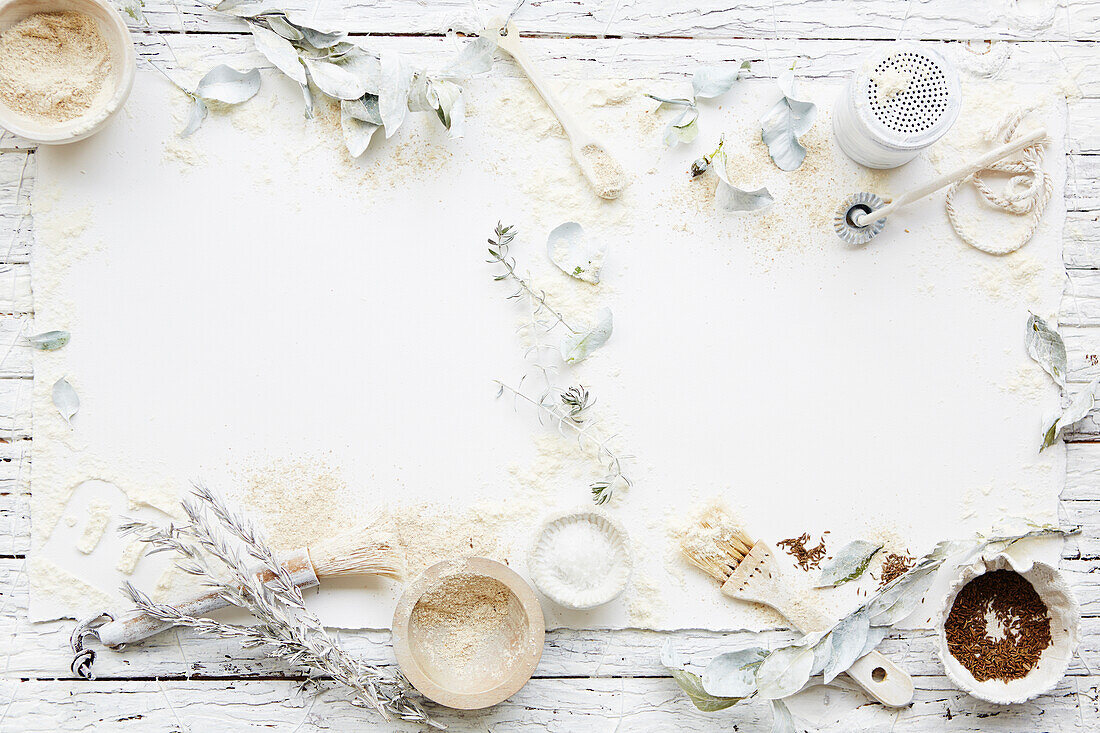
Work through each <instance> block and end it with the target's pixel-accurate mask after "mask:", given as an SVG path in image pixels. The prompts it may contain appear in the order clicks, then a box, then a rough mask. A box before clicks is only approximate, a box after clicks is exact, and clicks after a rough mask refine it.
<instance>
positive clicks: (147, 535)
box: [120, 486, 444, 728]
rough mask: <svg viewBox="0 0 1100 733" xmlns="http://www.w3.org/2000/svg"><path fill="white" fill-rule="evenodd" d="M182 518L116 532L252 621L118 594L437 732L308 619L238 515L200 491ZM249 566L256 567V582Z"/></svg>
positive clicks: (415, 707) (403, 685) (387, 682)
mask: <svg viewBox="0 0 1100 733" xmlns="http://www.w3.org/2000/svg"><path fill="white" fill-rule="evenodd" d="M183 510H184V513H185V515H186V516H187V521H186V522H184V523H182V524H178V525H177V524H169V525H167V526H164V527H161V526H157V525H152V524H148V523H145V522H128V523H126V524H124V525H123V526H122V527H121V528H120V530H121V531H122V532H123V533H124V534H129V535H133V536H135V537H136V538H137V539H138V540H139V541H141V542H145V543H147V544H148V545H150V546H151V548H152V550H151V552H171V553H174V554H175V555H177V558H176V566H177V567H179V568H180V569H181V570H183V571H184V572H186V573H188V574H190V575H194V576H196V577H199V578H201V579H202V581H203V583H204V584H205V585H207V586H209V587H211V588H213V589H214V590H216V591H217V592H218V594H219V595H220V596H221V597H222V598H223V599H225V600H226V601H227V602H228V603H230V604H232V605H234V606H238V607H240V608H243V609H245V610H247V611H248V612H249V613H251V614H252V615H253V616H254V617H255V619H256V623H254V624H251V625H238V624H230V623H224V622H221V621H215V620H212V619H208V618H199V617H194V616H189V615H187V614H185V613H182V612H181V611H179V610H178V609H177V608H174V607H173V606H170V605H167V604H164V603H157V602H155V601H153V600H152V599H151V598H150V597H149V596H148V595H147V594H145V593H143V592H142V591H140V590H138V589H137V588H135V587H134V586H133V585H132V584H131V583H130V582H126V583H124V584H123V588H122V590H123V592H124V593H125V594H126V596H127V597H129V599H130V600H131V601H132V602H133V603H134V605H135V607H136V608H137V609H138V610H140V611H141V612H142V613H144V614H147V615H149V616H151V617H153V618H155V619H157V620H158V621H162V622H165V623H169V624H173V625H177V626H189V627H191V628H194V629H197V630H198V631H200V632H202V633H206V634H211V635H214V636H220V637H223V638H228V639H234V640H236V641H238V642H239V643H241V644H242V646H244V647H246V648H253V647H260V648H263V649H265V650H266V652H267V654H268V655H269V656H272V657H276V658H279V659H282V660H284V661H286V662H288V663H290V664H293V665H295V666H299V667H308V668H310V669H312V670H314V671H316V672H318V673H320V674H322V675H326V676H329V677H331V678H332V679H334V680H336V681H337V682H339V683H340V684H342V685H344V686H346V687H347V688H348V689H349V690H350V691H351V693H352V699H351V703H352V704H353V705H357V706H360V707H370V708H373V709H374V710H376V711H377V712H378V713H379V714H380V715H382V716H383V717H384V718H386V719H387V720H388V719H390V718H393V717H396V718H398V719H400V720H404V721H408V722H413V723H421V724H425V725H430V726H433V727H436V728H443V727H444V726H442V725H441V724H439V723H437V722H436V721H434V720H432V719H431V718H430V717H429V716H428V714H427V713H426V712H425V711H424V710H423V708H421V706H420V704H419V703H417V702H416V701H415V700H414V699H413V698H412V694H413V692H412V688H411V686H410V685H409V684H408V682H407V681H406V680H405V679H404V677H402V676H401V675H400V674H394V673H392V672H389V671H388V670H385V669H383V668H380V667H375V666H373V665H369V664H365V663H364V662H362V661H361V660H358V659H355V658H353V657H351V656H350V655H349V654H348V653H347V652H345V651H344V650H343V649H342V648H340V647H339V646H338V645H337V644H336V642H334V641H333V639H332V637H330V636H329V634H328V632H327V631H325V628H324V626H323V625H322V624H321V621H320V620H319V619H318V618H317V616H316V615H314V614H313V613H311V612H310V611H309V610H308V609H306V607H305V602H304V601H303V599H302V592H301V590H300V589H299V588H298V587H297V586H296V585H295V584H294V581H293V579H292V578H291V576H290V573H289V572H288V571H287V569H286V568H285V567H284V566H283V565H282V563H280V562H279V560H278V558H277V557H276V555H275V553H274V551H273V550H272V549H271V547H270V546H269V545H268V544H267V542H266V541H265V540H264V538H263V537H262V535H261V534H260V533H259V532H258V530H257V529H256V527H255V526H254V525H253V524H252V523H251V522H250V521H249V520H248V519H246V518H245V517H243V516H242V515H240V514H238V513H237V512H235V511H234V510H233V509H231V508H230V507H229V506H228V505H227V504H225V503H224V502H223V501H222V499H221V498H220V497H219V496H217V495H216V494H214V493H213V492H211V491H210V490H208V489H207V488H205V487H203V486H196V487H195V489H194V491H193V493H192V496H191V497H190V498H188V499H185V500H184V501H183ZM253 563H259V566H260V567H259V570H260V571H263V573H264V576H266V577H265V578H264V579H261V577H260V576H259V575H258V574H257V568H255V567H252V565H253Z"/></svg>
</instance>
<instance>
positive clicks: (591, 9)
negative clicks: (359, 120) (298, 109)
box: [145, 0, 1100, 40]
mask: <svg viewBox="0 0 1100 733" xmlns="http://www.w3.org/2000/svg"><path fill="white" fill-rule="evenodd" d="M279 5H280V6H281V7H286V8H301V9H303V11H304V15H303V17H304V18H309V17H313V18H314V19H315V22H317V23H318V24H322V25H329V26H332V27H338V28H341V29H345V30H349V31H352V32H355V33H380V34H381V33H386V34H389V33H403V34H404V33H435V34H438V33H443V32H445V31H446V30H448V29H449V28H455V29H458V30H466V31H470V30H476V29H478V28H481V27H482V26H483V25H484V24H485V23H486V22H488V21H489V20H490V19H491V18H493V17H494V16H504V15H507V14H508V13H509V12H510V11H511V10H512V8H513V7H514V6H515V0H478V1H477V2H470V0H432V1H431V2H428V1H427V0H348V2H344V3H315V2H312V1H311V0H291V1H290V2H284V3H280V4H279ZM145 15H146V17H147V18H148V19H149V22H150V25H151V26H152V27H154V28H158V29H164V30H172V31H180V30H184V31H188V32H190V31H205V32H215V31H219V32H225V31H232V30H239V29H240V28H241V24H240V23H239V22H238V21H236V20H235V19H233V18H231V17H229V16H227V15H225V14H223V13H217V12H214V11H212V10H210V9H209V8H207V7H204V6H203V5H202V4H200V3H198V2H196V0H180V1H179V3H178V5H177V4H175V3H173V2H172V1H171V0H146V3H145ZM516 23H517V25H518V26H519V27H520V28H521V29H522V30H523V31H524V32H525V33H537V34H547V35H554V36H601V35H616V36H673V37H678V38H708V39H709V38H722V37H726V38H729V37H738V38H746V37H747V38H840V39H895V38H899V37H901V38H935V39H970V38H977V39H989V38H1015V39H1021V40H1067V39H1088V38H1092V37H1094V36H1095V34H1096V32H1097V31H1098V30H1100V18H1098V13H1097V11H1096V8H1095V3H1089V2H1068V3H1066V2H1059V1H1058V0H969V1H968V2H965V3H960V2H953V1H952V0H898V1H897V2H891V1H890V0H861V2H850V1H848V0H745V1H744V2H738V3H730V2H728V1H727V0H696V2H692V3H669V2H664V1H663V0H570V1H569V2H561V1H560V0H530V1H529V2H528V3H527V4H526V5H525V6H524V7H523V8H522V9H521V10H520V11H519V13H517V15H516Z"/></svg>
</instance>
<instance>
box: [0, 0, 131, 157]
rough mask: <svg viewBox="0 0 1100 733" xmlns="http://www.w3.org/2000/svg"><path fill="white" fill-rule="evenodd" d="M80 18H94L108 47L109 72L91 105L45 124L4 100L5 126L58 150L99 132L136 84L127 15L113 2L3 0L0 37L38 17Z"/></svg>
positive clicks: (0, 109) (0, 111)
mask: <svg viewBox="0 0 1100 733" xmlns="http://www.w3.org/2000/svg"><path fill="white" fill-rule="evenodd" d="M63 12H75V13H81V14H83V15H86V16H88V17H90V18H92V19H93V20H94V21H95V23H96V25H97V26H98V28H99V33H100V35H101V36H102V37H103V40H104V42H105V43H106V45H107V49H108V53H109V55H110V71H109V72H108V73H107V76H106V78H105V79H104V80H103V83H102V84H101V85H100V88H99V90H98V91H97V92H96V94H95V96H94V98H93V99H92V101H91V103H90V105H89V106H88V108H87V109H86V110H84V111H83V112H82V113H81V114H80V115H79V116H77V117H73V118H72V119H67V120H64V121H53V120H45V119H41V118H39V117H33V116H30V115H27V114H23V113H20V112H18V111H17V110H14V109H12V108H11V107H9V106H8V105H7V104H4V103H3V101H2V100H0V127H3V128H4V129H6V130H8V131H9V132H12V133H14V134H16V135H18V136H20V137H22V138H26V139H27V140H30V141H32V142H36V143H43V144H46V145H59V144H63V143H71V142H75V141H77V140H82V139H84V138H86V137H88V136H89V135H92V134H94V133H95V132H98V131H99V130H100V129H101V128H102V127H103V126H104V125H105V124H107V121H108V120H109V119H111V117H112V116H114V115H115V113H117V112H118V111H119V110H120V109H121V108H122V105H123V103H124V102H125V101H126V97H127V96H129V94H130V88H131V87H132V86H133V84H134V70H135V61H134V56H135V55H134V43H133V40H132V39H131V38H130V31H129V30H128V29H127V27H126V22H125V21H124V20H123V19H122V15H121V14H119V12H118V11H117V10H115V8H114V6H112V5H111V4H110V2H109V1H108V0H6V1H5V0H0V33H2V32H4V31H7V30H8V29H10V28H11V27H12V26H14V25H15V24H17V23H19V22H20V21H22V20H24V19H25V18H28V17H30V16H32V15H34V14H36V13H63Z"/></svg>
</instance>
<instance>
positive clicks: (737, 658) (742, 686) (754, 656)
mask: <svg viewBox="0 0 1100 733" xmlns="http://www.w3.org/2000/svg"><path fill="white" fill-rule="evenodd" d="M767 656H768V652H767V650H766V649H761V648H759V647H752V648H750V649H742V650H740V651H736V652H726V653H725V654H719V655H718V656H717V657H715V658H714V659H712V660H711V662H710V664H708V665H707V668H706V670H704V671H703V677H702V683H703V690H705V691H706V693H707V694H708V695H714V696H715V697H748V696H749V695H751V694H752V693H753V692H754V691H755V690H756V668H757V667H758V666H759V665H760V662H762V661H763V660H764V658H765V657H767Z"/></svg>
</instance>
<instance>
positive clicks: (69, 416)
mask: <svg viewBox="0 0 1100 733" xmlns="http://www.w3.org/2000/svg"><path fill="white" fill-rule="evenodd" d="M52 397H53V404H54V406H55V407H56V408H57V411H58V412H60V413H61V417H63V418H64V419H65V422H66V423H68V425H69V427H72V426H73V417H74V416H75V415H76V412H77V410H79V409H80V398H79V397H77V396H76V390H75V389H73V386H72V385H71V384H69V382H68V380H66V379H64V378H61V379H59V380H57V381H56V382H54V385H53V394H52Z"/></svg>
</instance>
